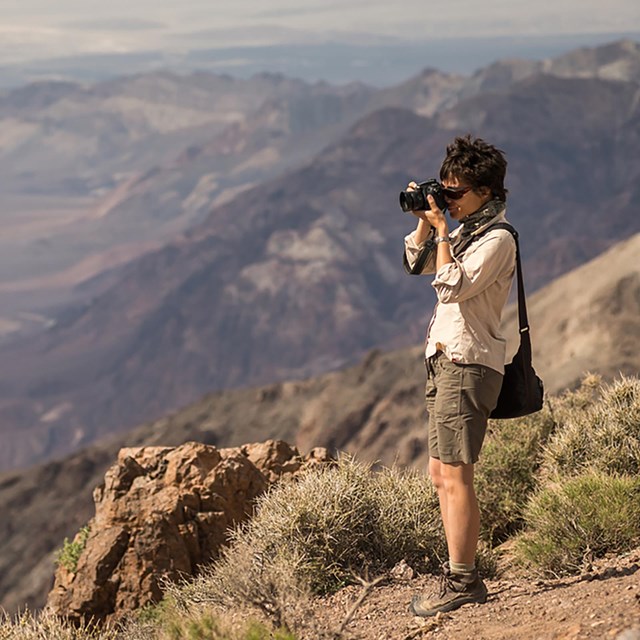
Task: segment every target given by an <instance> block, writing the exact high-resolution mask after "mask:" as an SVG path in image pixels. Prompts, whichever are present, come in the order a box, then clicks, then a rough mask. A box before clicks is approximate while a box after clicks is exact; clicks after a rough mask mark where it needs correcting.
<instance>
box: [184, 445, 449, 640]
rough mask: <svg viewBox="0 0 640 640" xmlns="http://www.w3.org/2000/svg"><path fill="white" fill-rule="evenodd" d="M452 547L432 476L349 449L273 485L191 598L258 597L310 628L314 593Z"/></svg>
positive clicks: (239, 601)
mask: <svg viewBox="0 0 640 640" xmlns="http://www.w3.org/2000/svg"><path fill="white" fill-rule="evenodd" d="M443 551H444V540H443V537H442V533H441V529H440V519H439V512H438V507H437V497H436V495H435V492H434V490H433V489H432V488H431V485H430V483H429V481H428V480H427V479H426V478H425V477H424V476H422V475H419V474H418V473H417V472H400V471H398V470H394V469H384V470H382V471H377V472H373V471H372V470H371V468H370V466H369V465H365V464H362V463H359V462H357V461H355V460H354V459H352V458H350V457H347V456H343V457H341V458H340V460H339V461H338V463H337V464H336V465H335V466H333V467H327V468H324V469H320V470H311V471H309V472H307V473H306V474H304V475H302V476H301V477H299V478H298V479H297V480H296V481H295V482H290V483H280V484H278V485H276V486H275V487H274V488H273V489H272V490H271V491H270V492H269V493H267V494H266V495H264V496H263V497H262V498H261V499H260V501H259V504H258V510H257V513H256V515H255V516H254V518H253V519H252V520H251V521H250V522H249V523H247V524H246V525H244V526H243V527H242V528H240V529H239V530H237V531H236V532H235V534H234V535H233V538H232V544H231V546H230V547H229V548H228V549H227V550H226V552H225V553H224V554H223V556H222V557H221V559H220V560H219V561H218V562H216V563H215V564H214V565H213V566H212V567H211V568H210V569H209V571H207V572H206V573H205V574H203V575H202V576H201V577H200V578H198V579H197V580H196V581H194V582H193V583H192V584H191V585H188V586H186V587H184V589H183V590H182V591H181V593H182V597H183V598H184V599H185V602H186V603H187V605H188V603H190V602H204V601H206V602H217V603H222V604H226V605H228V606H229V605H231V606H238V605H241V606H242V605H244V606H246V605H249V606H252V607H257V608H259V609H260V610H261V611H262V612H263V613H265V614H267V615H268V616H269V617H270V618H271V620H272V621H273V622H274V623H275V624H276V626H280V625H282V626H286V627H287V628H292V629H300V628H302V627H303V626H304V623H303V622H302V620H303V619H304V618H308V617H309V616H308V611H309V607H308V602H309V598H310V597H311V594H313V593H327V592H330V591H334V590H336V589H338V588H339V587H341V586H343V585H345V584H347V583H350V582H353V581H354V578H355V576H358V575H374V574H376V573H378V572H381V571H384V570H386V569H390V568H392V567H393V566H394V565H395V564H396V563H397V562H399V561H400V560H402V559H406V560H407V561H408V562H409V563H411V564H413V565H414V566H417V565H420V568H427V567H429V566H435V565H436V564H437V562H438V558H439V557H441V555H442V553H443ZM318 634H320V631H318Z"/></svg>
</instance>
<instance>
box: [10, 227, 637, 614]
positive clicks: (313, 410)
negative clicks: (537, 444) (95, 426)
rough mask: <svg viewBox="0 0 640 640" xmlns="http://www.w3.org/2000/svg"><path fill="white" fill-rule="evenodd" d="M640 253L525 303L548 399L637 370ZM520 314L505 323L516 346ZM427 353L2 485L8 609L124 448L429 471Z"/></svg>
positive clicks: (257, 394)
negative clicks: (292, 451)
mask: <svg viewBox="0 0 640 640" xmlns="http://www.w3.org/2000/svg"><path fill="white" fill-rule="evenodd" d="M639 251H640V234H636V235H635V236H634V237H633V238H630V239H629V240H628V241H626V242H623V243H621V244H619V245H616V246H615V247H613V248H612V249H611V250H610V251H609V252H607V253H604V254H603V255H601V256H599V257H598V258H597V259H596V260H594V261H592V262H590V263H588V264H586V265H585V266H583V267H582V268H580V269H578V270H576V271H574V272H572V273H570V274H567V275H566V276H565V277H563V278H561V279H560V280H558V281H557V282H556V283H552V284H551V285H550V286H549V287H545V288H543V289H541V290H540V291H538V292H536V293H535V294H533V295H532V296H531V297H530V298H529V317H530V320H531V325H532V333H533V346H534V364H535V366H536V369H537V370H538V372H539V373H540V374H541V376H542V377H543V379H544V380H545V383H546V386H547V390H548V391H549V392H555V391H557V390H559V389H562V388H564V387H566V386H571V385H573V384H574V383H575V382H576V380H578V379H579V378H580V377H581V376H582V374H583V373H584V371H585V370H590V371H594V372H598V371H599V372H601V373H603V374H605V375H617V373H618V372H619V371H623V372H625V373H627V374H636V375H637V372H638V371H640V356H639V355H638V351H637V349H635V345H636V344H637V343H638V340H640V323H639V322H638V317H640V313H639V312H640V296H639V295H638V290H639V287H640V267H639V266H638V261H637V260H635V259H634V258H635V256H637V255H638V252H639ZM585 283H589V286H585ZM567 292H571V295H568V293H567ZM514 312H515V310H514V309H513V308H511V309H510V310H509V311H508V313H507V325H508V326H507V334H508V335H509V336H510V337H511V338H512V340H513V338H515V336H516V333H517V332H516V328H515V327H516V325H515V313H514ZM585 336H586V338H585ZM621 336H622V337H623V338H624V339H621ZM421 351H422V348H421V347H412V348H411V349H408V350H401V351H395V352H389V353H381V352H375V351H374V352H371V353H370V354H369V355H368V356H367V357H366V358H365V359H364V360H363V361H362V362H360V363H359V364H357V365H356V366H354V367H352V368H350V369H346V370H344V371H338V372H334V373H329V374H325V375H323V376H320V377H317V378H312V379H308V380H305V381H298V382H283V383H277V384H272V385H269V386H266V387H260V388H253V389H241V390H235V391H228V392H226V393H215V394H210V395H208V396H206V397H204V398H203V399H202V400H201V401H199V402H197V403H195V404H193V405H191V406H189V407H187V408H185V409H183V410H181V411H179V412H177V413H175V414H173V415H169V416H166V417H164V418H162V419H161V420H158V421H155V422H152V423H149V424H146V425H143V426H140V427H139V428H137V429H135V430H133V431H131V432H130V433H128V434H126V435H123V434H120V435H117V436H112V437H111V439H110V440H108V441H104V442H102V443H100V444H99V445H94V446H92V447H89V448H87V449H85V450H83V451H80V452H77V453H75V454H73V455H72V456H70V457H68V458H65V459H62V460H60V461H57V462H52V463H48V464H43V465H40V466H38V467H34V468H32V469H30V470H26V471H14V472H11V473H4V474H2V475H0V510H1V511H2V513H3V514H4V517H3V518H2V520H0V604H1V606H3V607H4V608H5V609H7V610H9V611H13V610H16V609H17V608H18V607H19V606H20V605H21V604H22V603H28V604H29V606H30V607H38V606H41V605H42V604H43V602H44V599H45V597H46V594H47V592H48V590H49V588H50V585H51V580H52V575H53V557H54V551H55V550H56V549H57V548H59V547H60V545H61V543H62V540H63V539H64V537H65V536H66V537H72V536H73V535H74V534H75V533H76V531H78V530H79V529H80V527H81V526H83V525H84V524H85V523H86V522H88V520H89V519H90V518H91V517H92V515H93V502H92V491H93V489H94V487H96V486H97V485H99V484H100V482H101V481H102V477H103V475H104V473H105V471H106V469H107V468H108V467H109V465H111V464H112V462H113V460H115V459H116V457H117V453H118V450H119V449H120V448H121V447H123V446H132V447H133V446H143V445H145V446H162V447H166V446H177V445H180V444H182V443H184V442H188V441H197V442H201V443H205V444H213V445H215V446H218V447H228V446H239V445H241V444H243V443H245V442H255V441H259V440H263V439H264V438H266V437H270V438H278V439H284V440H287V441H290V442H295V443H296V444H297V446H298V447H299V448H300V450H302V451H307V450H309V449H310V448H312V447H315V446H325V447H328V448H329V449H331V450H334V449H341V450H346V451H350V452H352V453H355V454H357V455H358V456H359V457H362V458H363V459H368V460H380V461H382V462H383V463H385V464H392V463H394V462H397V463H399V464H401V465H414V466H417V467H421V468H424V466H425V464H426V453H425V449H424V421H425V415H424V411H423V400H422V397H423V385H424V368H423V364H422V358H421ZM15 558H20V559H21V561H20V563H19V564H18V563H16V562H15Z"/></svg>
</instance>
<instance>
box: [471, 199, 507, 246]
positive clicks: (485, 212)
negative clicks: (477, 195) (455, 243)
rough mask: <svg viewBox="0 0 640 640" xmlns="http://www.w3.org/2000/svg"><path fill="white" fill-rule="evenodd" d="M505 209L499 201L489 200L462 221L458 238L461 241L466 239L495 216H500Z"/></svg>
mask: <svg viewBox="0 0 640 640" xmlns="http://www.w3.org/2000/svg"><path fill="white" fill-rule="evenodd" d="M505 208H506V205H505V203H504V202H502V201H501V200H489V202H487V203H486V204H484V205H483V206H482V207H480V208H479V209H478V210H477V211H474V212H473V213H471V214H469V215H468V216H467V217H466V218H464V219H463V220H462V229H461V231H460V237H461V238H463V239H466V238H468V237H469V236H471V235H472V234H473V233H474V232H475V231H477V230H478V229H480V228H481V227H484V226H485V225H486V224H488V223H489V222H491V220H493V219H494V218H495V217H496V216H497V215H499V214H501V213H502V212H503V211H504V210H505Z"/></svg>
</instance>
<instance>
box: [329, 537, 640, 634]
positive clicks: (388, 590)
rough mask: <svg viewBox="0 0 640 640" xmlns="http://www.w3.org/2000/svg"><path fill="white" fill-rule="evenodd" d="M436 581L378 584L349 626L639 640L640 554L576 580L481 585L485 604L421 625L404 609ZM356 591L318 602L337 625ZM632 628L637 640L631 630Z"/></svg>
mask: <svg viewBox="0 0 640 640" xmlns="http://www.w3.org/2000/svg"><path fill="white" fill-rule="evenodd" d="M437 584H438V580H437V578H435V577H432V576H428V577H418V578H415V579H413V580H411V581H409V582H404V583H403V582H387V583H386V584H384V585H382V586H378V587H376V588H375V589H374V590H373V591H372V592H371V594H370V595H369V597H368V598H367V600H366V601H365V603H364V604H363V605H362V606H361V607H360V609H359V610H358V611H357V613H356V615H355V617H354V619H353V620H352V622H351V623H350V624H349V626H348V628H347V629H348V631H349V632H350V633H352V634H353V637H354V638H361V639H366V640H419V639H425V640H426V639H429V640H430V639H434V640H435V639H439V640H445V639H447V640H467V639H468V640H498V639H500V640H502V639H509V640H583V639H589V640H591V639H594V640H595V639H598V640H602V639H608V638H612V639H615V638H617V637H618V636H619V635H620V634H621V633H622V632H623V631H628V630H630V629H634V633H633V634H631V633H629V634H625V635H629V638H627V637H625V638H624V640H640V549H637V550H635V551H634V552H632V553H629V554H626V555H624V556H621V557H618V558H614V559H609V560H607V561H599V562H598V563H596V564H594V566H593V568H592V570H591V571H590V572H588V573H585V574H583V575H581V576H577V577H574V578H568V579H556V580H531V579H524V578H522V577H507V576H506V575H505V576H503V577H502V578H499V579H496V580H490V581H487V587H488V589H489V600H488V601H487V603H486V604H485V605H467V606H465V607H462V608H461V609H459V610H458V611H455V612H453V613H451V614H444V615H441V616H438V617H437V618H436V619H427V620H423V619H421V618H416V617H413V616H412V615H411V614H410V613H409V611H408V603H409V601H410V600H411V596H412V595H413V594H414V593H416V592H418V591H421V590H430V589H435V588H437ZM358 593H359V589H358V588H357V587H350V588H348V589H344V590H343V591H341V592H340V593H338V594H336V595H334V596H332V597H331V598H327V599H326V600H324V601H323V602H322V604H323V605H324V606H325V607H326V611H327V613H329V612H330V613H331V615H334V616H335V618H336V624H339V623H340V620H341V619H342V618H341V617H342V616H344V612H345V611H346V610H348V608H349V605H350V603H351V602H352V601H353V600H354V599H355V598H356V597H357V595H358ZM636 629H637V635H635V634H636V631H635V630H636Z"/></svg>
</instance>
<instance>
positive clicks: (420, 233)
mask: <svg viewBox="0 0 640 640" xmlns="http://www.w3.org/2000/svg"><path fill="white" fill-rule="evenodd" d="M432 235H433V227H432V226H431V225H430V224H429V222H428V221H427V220H423V219H420V220H418V226H417V227H416V233H415V240H416V243H417V244H422V243H423V242H424V241H425V240H428V239H429V238H430V237H431V236H432Z"/></svg>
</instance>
